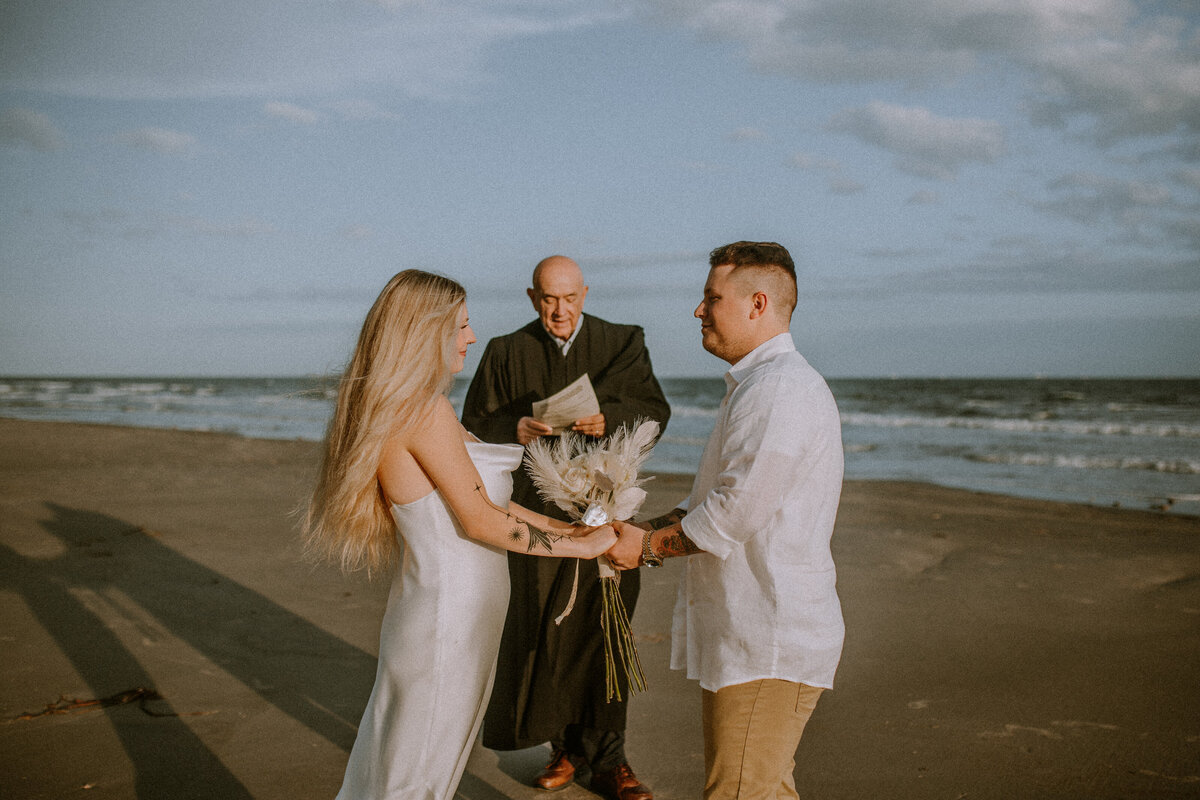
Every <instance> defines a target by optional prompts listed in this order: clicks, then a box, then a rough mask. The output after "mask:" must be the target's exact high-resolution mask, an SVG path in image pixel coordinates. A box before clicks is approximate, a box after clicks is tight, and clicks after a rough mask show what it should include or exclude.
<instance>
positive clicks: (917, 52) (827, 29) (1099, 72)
mask: <svg viewBox="0 0 1200 800" xmlns="http://www.w3.org/2000/svg"><path fill="white" fill-rule="evenodd" d="M647 3H648V5H649V6H650V8H651V9H653V11H654V13H655V14H656V16H658V17H659V18H661V19H665V20H668V21H673V22H676V23H679V24H683V25H685V26H688V27H691V28H693V29H695V30H697V31H699V32H701V33H703V34H704V35H706V36H712V37H716V38H722V39H732V40H735V41H738V42H741V43H742V44H743V45H744V46H745V48H746V54H747V57H748V59H749V60H750V62H751V63H752V64H753V65H755V66H756V67H758V68H759V69H761V70H764V71H769V72H775V73H782V74H787V75H793V76H796V77H800V78H804V79H808V80H816V81H821V82H828V83H868V82H884V83H902V84H906V85H909V86H913V85H927V84H945V83H949V82H953V81H956V80H959V79H961V78H962V77H964V76H966V75H968V74H970V73H973V72H978V71H983V70H991V69H994V68H995V67H996V66H997V65H1004V64H1007V65H1010V66H1013V67H1016V68H1018V69H1019V70H1021V71H1022V72H1023V73H1024V74H1025V75H1027V76H1028V77H1029V78H1030V81H1029V84H1028V87H1029V94H1030V98H1029V109H1030V111H1031V114H1032V117H1033V119H1034V120H1035V121H1036V122H1039V123H1043V124H1051V125H1059V126H1063V125H1066V124H1067V123H1068V122H1069V121H1070V120H1071V119H1074V118H1080V119H1082V120H1084V121H1085V122H1086V124H1087V126H1088V131H1089V134H1090V135H1091V136H1092V137H1093V138H1094V139H1095V140H1096V141H1098V142H1100V143H1102V144H1108V143H1112V142H1115V141H1117V140H1120V139H1123V138H1127V137H1133V136H1141V135H1145V134H1171V133H1177V132H1179V131H1180V130H1183V131H1186V132H1187V134H1189V135H1192V136H1194V135H1196V134H1197V133H1200V36H1198V35H1197V29H1196V28H1197V24H1196V20H1195V18H1194V16H1189V15H1188V14H1187V9H1188V8H1189V4H1187V3H1178V4H1163V3H1150V2H1130V0H905V1H904V2H895V0H861V1H860V2H853V3H849V2H845V0H757V2H731V1H730V0H647ZM1173 10H1178V13H1177V14H1173V13H1172V11H1173Z"/></svg>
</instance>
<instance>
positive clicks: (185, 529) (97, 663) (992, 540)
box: [0, 420, 1200, 800]
mask: <svg viewBox="0 0 1200 800" xmlns="http://www.w3.org/2000/svg"><path fill="white" fill-rule="evenodd" d="M316 453H317V445H316V444H314V443H306V442H279V441H262V440H248V439H241V438H237V437H232V436H223V435H219V434H204V433H189V432H178V431H162V430H144V429H127V428H118V427H105V426H90V425H76V424H67V423H36V422H22V421H15V420H0V553H2V555H0V574H2V575H3V580H2V583H0V588H2V592H3V594H2V598H3V602H2V603H0V637H3V642H4V652H5V657H4V659H3V660H2V661H0V676H2V680H0V797H4V798H11V799H12V800H22V799H24V798H67V797H88V798H133V797H141V798H184V797H188V798H214V799H215V798H222V799H224V798H248V797H253V798H279V799H280V800H284V799H285V798H287V799H289V800H306V799H307V798H332V797H333V795H334V794H335V793H336V791H337V788H338V786H339V785H340V781H341V774H342V770H343V768H344V766H345V762H346V757H347V754H348V751H349V748H350V745H351V743H352V742H353V739H354V732H355V725H356V724H357V722H358V716H359V714H360V713H361V710H362V708H363V706H364V705H365V703H366V699H367V694H368V693H369V691H370V688H371V683H372V680H373V677H374V670H375V652H376V646H377V639H378V632H379V631H378V628H379V619H380V616H381V614H382V611H383V602H384V599H385V596H386V588H387V587H386V583H384V582H379V583H370V582H367V581H366V580H365V579H363V578H361V577H352V578H347V577H344V576H342V575H341V574H339V573H338V572H337V571H336V570H334V569H331V568H328V567H314V566H312V565H309V564H306V563H304V562H303V560H302V559H301V557H300V551H299V546H298V540H297V535H296V528H295V517H294V516H292V512H293V511H294V510H295V509H296V508H297V507H298V506H299V505H300V504H301V503H302V502H303V500H304V498H305V494H306V492H307V490H308V486H309V483H310V481H311V478H312V475H313V472H314V469H315V464H316ZM689 485H690V479H689V478H687V477H686V476H658V478H657V479H656V480H655V481H654V482H652V483H651V484H650V485H649V488H650V489H651V497H650V500H649V502H648V504H647V506H646V508H645V510H644V511H645V513H646V514H657V513H660V512H662V511H665V510H667V509H669V508H671V507H673V506H674V505H675V503H676V502H678V501H679V500H680V499H681V498H682V497H683V496H685V495H686V493H687V490H688V486H689ZM834 554H835V558H836V560H837V563H838V568H839V592H840V594H841V598H842V603H843V608H844V611H845V616H846V624H847V638H846V648H845V652H844V654H843V657H842V664H841V667H840V669H839V672H838V678H837V685H836V688H835V689H834V690H833V691H832V692H828V693H826V694H825V696H824V697H823V698H822V700H821V702H820V704H819V705H818V707H817V711H816V713H815V715H814V717H813V720H812V722H811V723H810V725H809V729H808V731H807V733H806V734H805V739H804V742H803V743H802V744H801V748H800V752H799V754H798V756H797V771H796V774H797V780H798V784H799V786H800V787H801V789H802V794H803V796H805V797H812V798H847V799H848V800H849V799H850V798H855V799H858V798H905V799H907V798H914V799H915V798H1000V797H1004V798H1013V797H1018V798H1171V797H1200V519H1196V518H1188V517H1179V516H1167V515H1162V514H1158V513H1154V512H1143V511H1131V510H1117V509H1107V508H1091V507H1086V506H1078V505H1069V504H1060V503H1050V502H1042V501H1037V500H1025V499H1017V498H1010V497H1003V496H996V495H985V494H979V493H972V492H966V491H960V490H952V489H944V488H939V487H934V486H928V485H924V484H912V483H889V482H849V483H847V485H846V488H845V491H844V493H843V500H842V509H841V512H840V514H839V519H838V527H837V530H836V533H835V537H834ZM681 566H682V565H681V564H680V563H678V562H668V566H667V567H666V568H664V569H662V570H657V571H649V572H646V573H645V575H644V583H643V587H644V588H643V593H642V599H641V601H640V603H639V605H638V609H637V612H636V614H635V616H634V630H635V633H636V634H637V636H638V638H639V642H640V644H639V647H640V650H641V657H642V662H643V665H644V666H645V667H646V670H647V674H648V679H649V683H650V691H649V692H647V693H645V694H642V695H638V696H636V697H635V698H634V699H633V702H632V705H631V709H630V721H629V748H628V751H629V755H630V760H631V763H632V764H633V767H634V769H635V770H636V771H637V773H638V775H639V776H640V777H641V778H642V779H643V781H644V782H646V783H647V784H649V785H650V786H651V787H652V788H653V789H654V790H655V793H656V796H657V797H659V798H661V799H662V800H673V799H674V798H695V797H698V796H699V794H700V788H701V781H702V776H701V769H702V761H703V757H702V752H701V742H700V731H699V689H698V688H697V687H696V685H695V683H694V682H692V681H688V680H687V679H686V678H684V677H683V676H682V675H681V674H680V673H676V672H672V671H670V670H669V669H668V668H667V659H668V654H669V648H670V612H671V607H672V604H673V601H674V592H675V581H676V580H677V578H678V575H679V570H680V567H681ZM88 701H108V703H109V705H103V704H102V703H89V702H88ZM547 752H548V751H547V750H546V749H545V748H532V749H530V750H525V751H520V752H517V753H493V752H491V751H487V750H484V749H482V748H477V749H476V752H475V754H474V755H473V757H472V761H471V764H470V766H469V769H468V774H467V776H466V777H465V778H464V780H463V783H462V786H461V787H460V791H459V796H460V797H462V798H469V799H470V800H500V799H501V798H513V799H514V800H525V799H526V798H530V799H531V798H535V797H545V795H543V794H542V793H540V792H538V791H536V790H534V789H530V788H527V786H526V785H525V784H526V783H527V781H528V780H529V778H530V777H531V776H532V775H533V774H534V773H535V772H536V771H537V769H538V766H539V765H540V763H541V762H542V761H544V759H545V757H546V754H547ZM593 797H595V796H594V795H592V794H591V793H590V792H588V791H587V790H586V789H585V788H583V787H582V786H572V787H570V788H568V789H566V790H564V791H563V792H560V793H557V794H556V795H555V798H556V800H586V799H587V798H593Z"/></svg>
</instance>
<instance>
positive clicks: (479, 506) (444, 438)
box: [403, 398, 617, 558]
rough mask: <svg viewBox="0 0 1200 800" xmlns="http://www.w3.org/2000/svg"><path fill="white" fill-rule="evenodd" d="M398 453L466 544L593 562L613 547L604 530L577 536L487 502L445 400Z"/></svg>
mask: <svg viewBox="0 0 1200 800" xmlns="http://www.w3.org/2000/svg"><path fill="white" fill-rule="evenodd" d="M404 439H405V441H404V442H403V445H404V449H405V450H406V451H407V452H408V453H409V454H411V456H412V458H413V459H415V460H416V463H417V464H418V465H419V466H420V468H421V470H423V471H424V473H425V475H426V476H428V478H429V480H430V481H431V482H432V483H433V485H434V486H436V487H437V488H438V490H439V491H441V493H442V497H444V498H445V499H446V503H447V504H448V505H449V506H450V509H451V510H452V511H453V512H454V516H455V517H457V518H458V521H459V524H461V525H462V527H463V530H464V531H466V533H467V535H468V536H470V537H471V538H472V539H475V540H477V541H480V542H485V543H487V544H490V545H494V546H496V547H501V548H503V549H505V550H512V551H514V552H519V553H530V554H533V555H542V556H568V557H572V558H593V557H595V556H598V555H601V554H602V553H604V551H605V550H607V549H608V548H610V547H612V546H613V544H615V543H616V540H617V537H616V533H615V532H614V531H613V529H612V528H611V527H610V526H607V525H605V526H601V527H599V528H596V529H594V530H592V531H590V532H586V533H583V534H582V535H577V534H580V533H581V531H580V529H579V528H576V527H574V526H572V525H570V524H569V523H565V522H561V521H559V520H552V519H550V518H549V517H546V516H544V515H542V514H535V513H533V512H531V511H529V510H528V509H525V508H522V507H521V506H519V505H517V504H515V503H511V504H509V506H508V507H507V508H502V507H500V506H498V505H496V504H495V503H493V502H492V500H491V498H489V497H488V495H487V491H486V490H485V489H484V487H483V481H482V480H480V478H479V472H478V470H476V469H475V464H474V463H473V462H472V461H471V458H470V456H468V455H467V447H466V445H465V444H464V442H463V428H462V426H461V425H460V424H459V422H458V419H457V418H456V417H455V416H454V409H453V408H452V407H451V406H450V401H449V400H447V399H446V398H440V399H439V400H438V402H437V405H436V406H435V408H434V410H433V412H432V413H431V414H430V416H429V418H428V419H426V420H423V421H422V423H421V424H419V425H414V426H413V427H412V428H410V430H409V432H407V433H406V434H405V436H404Z"/></svg>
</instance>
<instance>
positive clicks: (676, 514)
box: [646, 508, 687, 531]
mask: <svg viewBox="0 0 1200 800" xmlns="http://www.w3.org/2000/svg"><path fill="white" fill-rule="evenodd" d="M686 515H687V512H686V511H683V510H682V509H678V508H676V509H673V510H671V511H668V512H667V513H666V514H663V515H662V516H661V517H655V518H654V519H652V520H649V521H648V522H647V523H646V524H647V525H649V526H650V529H651V530H655V531H656V530H658V529H659V528H669V527H671V526H672V525H674V524H676V523H677V522H679V521H680V520H681V519H683V518H684V517H685V516H686Z"/></svg>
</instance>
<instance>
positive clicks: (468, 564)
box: [337, 441, 524, 800]
mask: <svg viewBox="0 0 1200 800" xmlns="http://www.w3.org/2000/svg"><path fill="white" fill-rule="evenodd" d="M523 452H524V449H523V448H522V447H521V446H520V445H513V444H490V443H487V442H479V441H468V442H467V453H468V454H469V455H470V457H471V460H472V461H473V462H474V463H475V467H476V469H477V470H478V471H479V476H480V477H481V478H482V479H483V484H484V488H485V489H486V490H487V494H488V497H489V498H490V499H491V501H492V502H493V503H495V504H496V505H498V506H500V507H502V508H503V507H505V506H507V505H508V501H509V497H510V495H511V494H512V471H513V470H514V469H516V468H517V467H518V466H520V464H521V457H522V454H523ZM392 517H393V518H394V519H395V520H396V530H397V535H398V536H400V539H401V545H402V547H403V550H404V555H403V560H402V562H401V565H400V568H399V569H398V570H397V572H396V576H395V577H394V578H393V580H392V588H391V594H390V595H389V596H388V603H387V611H386V612H385V613H384V615H383V627H382V631H381V632H380V635H379V667H378V669H377V670H376V673H375V688H374V689H372V690H371V698H370V700H368V701H367V708H366V711H364V712H363V717H362V722H360V723H359V726H358V738H357V739H356V740H355V742H354V747H353V748H352V749H351V751H350V761H349V763H348V764H347V765H346V776H345V778H344V780H343V782H342V789H341V791H340V792H338V795H337V800H384V799H385V798H386V800H450V798H453V797H454V792H455V790H456V789H457V788H458V783H459V781H460V780H461V779H462V774H463V770H465V769H466V766H467V757H468V756H469V755H470V753H471V747H472V745H473V744H474V742H475V737H476V736H477V735H478V734H479V728H480V725H481V724H482V723H483V714H484V711H485V710H486V708H487V703H488V698H489V697H490V696H491V693H492V681H493V680H494V679H495V677H496V654H497V652H498V651H499V649H500V634H501V633H502V632H503V630H504V617H505V614H506V612H507V611H508V592H509V578H508V558H507V555H506V553H505V551H504V550H501V549H499V548H495V547H492V546H490V545H486V544H482V543H480V542H477V541H475V540H473V539H470V538H469V537H468V536H467V535H466V533H464V532H463V529H462V526H460V525H459V524H458V520H457V519H455V517H454V514H453V513H452V512H451V511H450V508H449V506H447V505H446V501H445V500H444V499H443V498H442V495H441V493H440V492H438V491H437V490H436V489H435V490H434V491H432V492H430V493H429V494H427V495H425V496H424V497H422V498H421V499H419V500H414V501H413V502H411V503H404V504H402V505H401V504H393V506H392Z"/></svg>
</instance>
